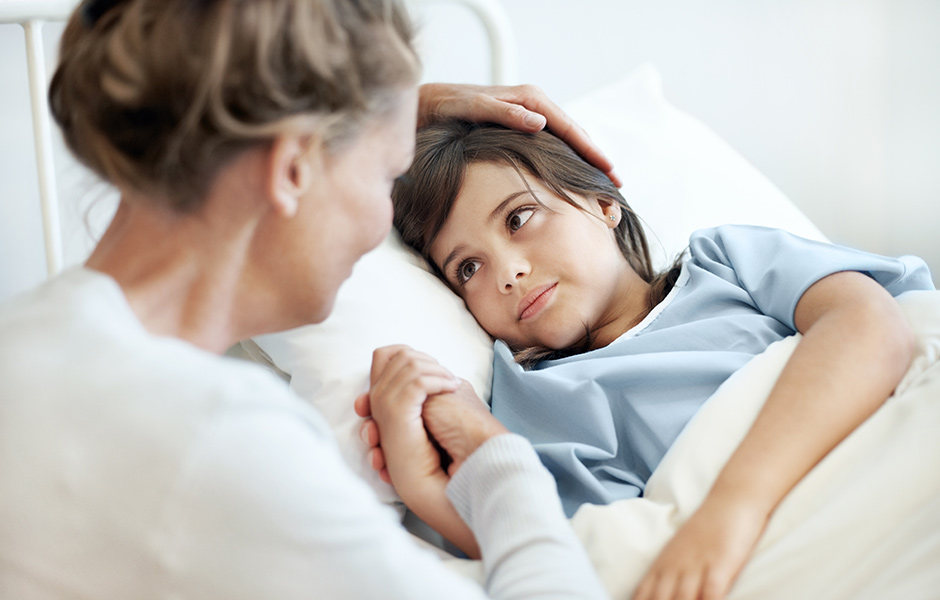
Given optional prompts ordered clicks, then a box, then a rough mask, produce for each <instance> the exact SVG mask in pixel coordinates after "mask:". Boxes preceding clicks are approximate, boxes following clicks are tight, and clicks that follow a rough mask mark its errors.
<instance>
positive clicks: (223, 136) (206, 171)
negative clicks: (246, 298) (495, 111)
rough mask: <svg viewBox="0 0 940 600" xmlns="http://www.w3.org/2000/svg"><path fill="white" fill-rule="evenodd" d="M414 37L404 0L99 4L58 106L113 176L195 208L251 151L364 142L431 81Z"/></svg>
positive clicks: (75, 29) (88, 157)
mask: <svg viewBox="0 0 940 600" xmlns="http://www.w3.org/2000/svg"><path fill="white" fill-rule="evenodd" d="M412 39H413V33H412V27H411V24H410V21H409V19H408V16H407V13H406V12H405V10H404V8H403V7H402V6H401V4H400V3H399V2H398V1H397V0H251V1H244V0H103V1H102V0H91V1H89V0H86V2H84V3H83V4H82V5H81V6H80V7H79V9H78V10H77V11H76V12H75V14H74V15H73V16H72V18H71V19H70V21H69V23H68V25H67V27H66V29H65V32H64V34H63V37H62V41H61V46H60V56H59V66H58V68H57V70H56V73H55V75H54V77H53V79H52V84H51V86H50V91H49V97H50V104H51V107H52V112H53V115H54V117H55V119H56V121H57V122H58V124H59V125H60V127H61V128H62V131H63V134H64V136H65V141H66V143H67V144H68V146H69V148H70V149H71V150H72V152H73V153H74V154H75V155H76V156H77V157H78V159H79V160H81V161H82V162H83V163H84V164H85V165H86V166H88V167H89V168H91V170H93V171H94V172H95V173H97V174H98V175H99V176H100V177H102V178H103V179H105V180H107V181H110V182H112V183H114V184H116V185H118V186H119V187H124V186H127V187H130V188H131V189H134V190H138V191H142V192H146V193H148V195H150V196H156V197H159V198H163V199H165V202H167V203H168V205H169V206H171V207H172V208H174V209H176V210H180V211H189V210H194V209H196V208H198V207H199V206H200V204H201V202H202V198H203V197H204V195H205V193H206V191H207V189H208V186H209V185H210V184H211V183H212V180H213V179H214V176H215V174H216V173H217V171H218V169H219V168H220V167H221V166H223V165H224V164H226V163H227V162H228V161H230V160H231V159H232V158H234V157H235V156H236V155H237V154H239V153H241V152H243V151H244V150H247V149H249V148H252V147H255V146H259V145H263V144H266V143H270V142H271V141H272V140H273V139H274V138H275V137H277V136H278V135H282V134H301V135H303V134H310V135H314V136H316V137H317V138H318V139H319V140H320V141H321V142H323V143H324V144H325V145H326V147H327V148H328V149H335V148H336V147H337V146H338V145H340V144H342V142H343V141H344V140H347V139H349V138H351V137H352V136H354V135H355V134H356V133H357V131H358V130H359V125H360V124H361V123H362V121H363V120H364V118H365V117H367V116H369V115H372V114H377V113H380V112H381V111H383V110H387V109H388V108H390V103H391V101H392V99H393V98H395V96H396V94H395V93H396V92H397V91H399V90H400V89H402V88H403V87H405V86H408V85H414V84H415V83H416V82H417V80H418V76H419V68H420V67H419V64H418V59H417V55H416V53H415V51H414V49H413V47H412Z"/></svg>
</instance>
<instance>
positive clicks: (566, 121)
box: [418, 83, 623, 187]
mask: <svg viewBox="0 0 940 600" xmlns="http://www.w3.org/2000/svg"><path fill="white" fill-rule="evenodd" d="M442 119H465V120H467V121H474V122H478V123H498V124H500V125H503V126H505V127H510V128H512V129H518V130H519V131H525V132H529V133H534V132H536V131H541V130H542V129H543V128H545V127H547V128H548V129H549V130H550V131H551V132H552V133H554V134H555V135H556V136H558V137H559V138H561V139H562V140H564V141H565V142H566V143H567V144H568V145H569V146H571V147H572V148H574V150H575V151H576V152H577V153H578V154H580V155H581V156H582V157H583V158H584V160H586V161H588V162H589V163H591V164H592V165H594V166H595V167H597V168H598V169H600V170H601V171H603V172H604V173H606V174H607V176H608V177H609V178H610V180H611V181H613V182H614V184H615V185H616V186H617V187H620V186H622V185H623V181H621V179H620V177H618V176H617V174H616V173H614V165H613V163H611V162H610V159H608V158H607V156H606V155H605V154H604V152H603V151H602V150H601V149H600V148H598V147H597V145H595V144H594V142H593V141H591V138H590V136H588V134H587V132H586V131H584V129H582V128H581V126H580V125H578V124H577V123H575V122H574V121H573V120H572V119H571V117H569V116H568V115H567V114H565V111H563V110H562V109H561V108H560V107H559V106H558V105H557V104H555V103H554V102H552V101H551V100H549V98H548V96H546V95H545V92H543V91H542V90H540V89H539V88H538V87H535V86H532V85H515V86H481V85H469V84H451V83H426V84H424V85H422V86H421V87H420V96H419V99H418V126H419V127H420V126H422V125H427V124H429V123H433V122H434V121H438V120H442Z"/></svg>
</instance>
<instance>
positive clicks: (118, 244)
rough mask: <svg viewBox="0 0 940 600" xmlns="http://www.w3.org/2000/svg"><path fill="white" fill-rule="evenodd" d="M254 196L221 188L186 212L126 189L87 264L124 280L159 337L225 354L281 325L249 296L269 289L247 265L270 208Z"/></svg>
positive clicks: (135, 305) (148, 326)
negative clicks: (268, 317)
mask: <svg viewBox="0 0 940 600" xmlns="http://www.w3.org/2000/svg"><path fill="white" fill-rule="evenodd" d="M213 196H215V197H213ZM246 196H247V197H246ZM250 196H251V191H250V190H245V189H240V190H239V189H229V190H226V189H214V190H213V191H212V192H210V197H209V198H208V199H207V201H206V203H205V205H204V207H203V208H201V209H200V210H199V211H198V212H196V213H186V214H180V213H178V212H176V211H173V210H170V209H167V208H164V207H163V206H161V204H160V203H158V202H150V201H148V199H146V198H141V197H132V196H129V195H128V194H124V195H123V196H122V200H121V203H120V206H119V207H118V210H117V213H116V214H115V216H114V219H113V220H112V221H111V224H110V225H109V227H108V229H107V231H106V232H105V234H104V235H103V236H102V239H101V241H100V242H99V243H98V245H97V246H96V248H95V250H94V252H93V253H92V254H91V256H90V257H89V259H88V261H87V262H86V266H87V267H88V268H90V269H94V270H96V271H100V272H102V273H105V274H107V275H109V276H111V277H112V278H114V279H115V281H117V283H118V285H120V287H121V289H122V290H123V292H124V295H125V296H126V297H127V300H128V303H129V304H130V307H131V309H132V310H133V311H134V313H135V314H136V315H137V317H138V318H139V319H140V321H141V323H142V324H143V326H144V327H145V328H146V329H147V330H148V331H150V332H151V333H153V334H154V335H160V336H171V337H176V338H180V339H183V340H186V341H188V342H190V343H192V344H194V345H196V346H198V347H200V348H204V349H206V350H208V351H211V352H216V353H221V352H224V351H225V350H226V349H227V348H229V347H230V346H231V345H232V344H234V343H235V342H237V341H239V340H241V339H244V338H246V337H250V336H251V335H255V334H259V333H264V332H267V331H271V330H273V329H276V328H277V327H276V325H275V324H270V323H264V322H261V321H260V320H259V319H262V318H263V315H264V314H266V313H265V312H264V311H259V310H254V309H255V308H256V306H257V304H259V303H260V301H256V300H257V299H254V298H252V296H251V294H245V293H244V292H245V290H251V289H257V290H264V289H266V288H265V286H264V285H263V284H262V283H261V282H254V281H252V280H251V279H252V278H251V274H252V270H251V269H249V268H248V264H247V262H248V261H247V259H248V256H249V251H250V247H251V243H252V239H253V235H254V231H255V227H256V226H257V222H258V219H260V218H261V217H260V214H261V211H262V209H263V207H258V206H254V205H256V204H257V203H256V202H253V201H252V200H251V198H250ZM256 283H257V285H255V284H256ZM267 314H269V315H270V314H272V313H271V312H268V313H267Z"/></svg>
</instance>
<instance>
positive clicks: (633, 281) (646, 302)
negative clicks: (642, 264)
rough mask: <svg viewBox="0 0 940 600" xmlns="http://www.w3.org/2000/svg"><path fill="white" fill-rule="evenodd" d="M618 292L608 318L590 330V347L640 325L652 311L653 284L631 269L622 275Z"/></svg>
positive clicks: (608, 340)
mask: <svg viewBox="0 0 940 600" xmlns="http://www.w3.org/2000/svg"><path fill="white" fill-rule="evenodd" d="M619 281H620V285H619V286H618V288H619V292H618V293H617V294H616V295H615V300H614V302H613V304H612V306H611V307H610V309H609V310H608V311H607V313H606V315H605V318H604V319H602V320H601V321H600V322H599V323H597V324H596V325H595V327H594V328H593V330H592V331H591V335H592V339H591V345H590V349H591V350H596V349H598V348H603V347H605V346H607V345H609V344H610V343H611V342H613V341H614V340H616V339H617V338H619V337H620V336H621V335H623V334H624V333H626V332H628V331H630V330H631V329H633V328H634V327H636V326H637V325H639V324H640V323H641V322H642V321H643V319H645V318H646V316H647V315H648V314H649V313H650V310H651V309H652V306H650V284H649V283H647V282H646V281H643V279H642V278H641V277H640V276H639V275H637V274H636V272H635V271H634V270H633V269H632V268H627V269H625V270H624V271H623V272H622V273H621V274H620V278H619Z"/></svg>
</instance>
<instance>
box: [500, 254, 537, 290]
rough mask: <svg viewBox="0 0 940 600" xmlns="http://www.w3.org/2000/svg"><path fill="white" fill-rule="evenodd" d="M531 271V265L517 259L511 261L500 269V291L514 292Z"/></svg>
mask: <svg viewBox="0 0 940 600" xmlns="http://www.w3.org/2000/svg"><path fill="white" fill-rule="evenodd" d="M529 271H530V268H529V264H528V263H527V262H525V261H524V260H521V259H518V258H517V259H514V260H511V261H507V262H506V263H505V264H504V265H503V267H502V268H501V269H500V275H499V282H498V285H499V289H500V291H502V292H503V293H509V292H511V291H513V288H514V287H515V286H516V285H517V284H518V283H519V281H520V280H521V279H523V278H524V277H525V276H526V275H528V274H529Z"/></svg>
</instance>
